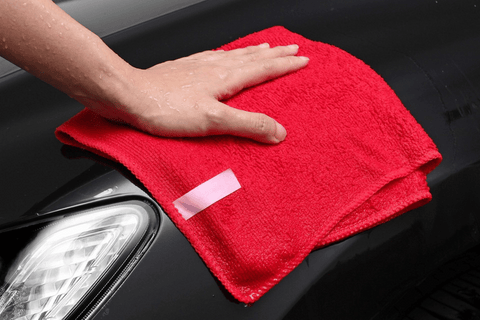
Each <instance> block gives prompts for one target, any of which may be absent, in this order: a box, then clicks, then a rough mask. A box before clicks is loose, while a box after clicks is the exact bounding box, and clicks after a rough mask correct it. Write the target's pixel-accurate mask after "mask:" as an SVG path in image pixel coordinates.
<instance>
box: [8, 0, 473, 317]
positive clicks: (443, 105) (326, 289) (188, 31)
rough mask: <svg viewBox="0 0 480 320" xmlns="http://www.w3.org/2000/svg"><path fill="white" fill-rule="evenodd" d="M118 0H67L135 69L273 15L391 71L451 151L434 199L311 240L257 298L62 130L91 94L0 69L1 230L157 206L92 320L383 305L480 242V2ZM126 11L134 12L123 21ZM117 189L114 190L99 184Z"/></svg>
mask: <svg viewBox="0 0 480 320" xmlns="http://www.w3.org/2000/svg"><path fill="white" fill-rule="evenodd" d="M110 2H112V4H111V6H112V8H115V9H112V12H111V13H109V12H107V10H104V11H98V8H96V7H95V6H94V5H93V4H91V3H89V1H83V0H72V1H58V3H59V4H60V5H61V6H62V7H63V8H64V9H65V10H67V12H70V13H71V14H72V15H73V16H74V17H75V18H77V19H79V20H80V21H82V19H81V16H82V15H83V16H85V17H87V18H84V19H85V20H84V23H85V24H86V25H87V26H88V27H90V28H91V29H94V30H97V32H99V33H100V34H101V35H102V36H103V38H104V41H105V42H106V43H107V44H108V45H110V46H111V47H112V48H113V49H114V50H115V51H116V52H117V53H118V54H119V55H120V56H122V57H123V58H124V59H125V60H127V61H128V62H130V63H131V64H132V65H134V66H137V67H143V68H146V67H149V66H151V65H154V64H156V63H159V62H162V61H165V60H170V59H175V58H178V57H182V56H185V55H188V54H192V53H195V52H198V51H202V50H207V49H211V48H216V47H219V46H220V45H222V44H224V43H227V42H230V41H232V40H235V39H236V38H238V37H241V36H244V35H247V34H249V33H252V32H255V31H258V30H261V29H264V28H268V27H270V26H274V25H283V26H285V27H286V28H287V29H289V30H291V31H293V32H297V33H299V34H301V35H303V36H305V37H307V38H309V39H312V40H316V41H322V42H326V43H330V44H333V45H335V46H338V47H340V48H342V49H344V50H346V51H347V52H350V53H351V54H353V55H354V56H356V57H358V58H360V59H362V60H363V61H365V62H366V63H367V64H369V65H370V66H371V67H372V68H373V69H374V70H375V71H376V72H378V73H379V74H380V75H381V76H382V77H383V78H384V79H385V80H386V82H387V83H388V84H389V85H390V86H391V87H392V88H393V89H394V90H395V92H396V93H397V95H398V96H399V98H400V99H401V100H402V102H403V103H404V105H405V106H406V108H407V109H408V110H409V111H410V112H411V113H412V115H413V116H414V117H415V118H416V119H417V121H418V122H419V123H420V124H421V125H422V126H423V128H424V129H425V131H426V132H427V133H428V134H429V135H430V136H431V137H432V139H433V140H434V142H435V143H436V144H437V146H438V148H439V150H440V152H441V153H442V155H443V158H444V160H443V162H442V163H441V165H440V166H439V167H438V168H437V169H435V170H434V171H433V172H432V173H431V174H430V175H429V177H428V183H429V185H430V187H431V192H432V195H433V200H432V202H431V203H429V204H428V205H426V206H424V207H421V208H419V209H416V210H413V211H411V212H408V213H406V214H404V215H402V216H400V217H399V218H396V219H394V220H392V221H390V222H388V223H385V224H383V225H381V226H378V227H376V228H374V229H372V230H369V231H366V232H364V233H362V234H359V235H357V236H354V237H352V238H349V239H346V240H344V241H342V242H339V243H337V244H334V245H331V246H329V247H326V248H324V249H321V250H318V251H315V252H313V253H312V254H311V255H310V256H309V257H308V258H307V259H306V260H305V261H304V262H303V263H302V264H301V265H300V266H299V267H298V268H297V269H295V270H294V271H293V272H292V273H291V274H290V275H288V276H287V277H286V278H285V279H284V280H282V281H281V283H280V284H278V285H277V286H275V287H274V288H273V289H272V290H271V291H270V292H268V293H267V294H266V295H265V296H264V297H262V298H261V299H260V300H259V301H258V302H257V303H255V304H254V305H253V306H245V305H244V304H242V303H239V302H237V301H235V299H233V298H232V297H231V296H230V295H229V294H228V293H227V292H226V291H225V289H224V288H223V287H222V285H221V284H220V283H219V282H218V281H217V280H216V279H215V277H213V275H212V274H211V273H210V272H209V270H208V269H207V268H206V266H205V265H204V264H203V262H202V261H201V260H200V258H199V257H198V256H197V255H196V253H195V252H194V250H193V249H192V247H191V246H190V245H189V243H188V242H187V241H186V239H185V238H184V237H183V236H182V234H181V233H180V232H179V231H178V230H177V229H176V228H175V226H174V225H173V224H172V223H171V221H170V220H169V219H168V217H167V216H166V215H165V214H164V213H163V212H162V211H161V208H159V207H158V206H157V205H156V204H155V202H154V201H153V200H152V199H151V198H150V197H149V195H148V192H146V191H145V190H143V188H142V186H141V185H139V184H138V183H137V181H136V180H135V179H134V178H133V177H131V176H130V175H129V174H128V172H126V171H125V170H124V169H123V168H122V167H120V166H118V165H116V164H114V163H111V162H109V161H106V160H103V159H100V158H98V157H94V156H92V155H90V154H88V153H86V152H84V151H80V150H76V149H73V148H67V147H62V144H61V143H60V142H58V141H57V140H56V139H55V136H54V135H53V132H54V130H55V128H56V127H58V126H59V125H60V124H61V123H62V122H64V121H66V120H67V119H69V118H70V117H71V116H73V115H74V114H76V113H77V112H78V111H80V110H81V109H82V106H81V105H80V104H79V103H77V102H76V101H74V100H71V99H70V98H69V97H67V96H66V95H64V94H62V93H61V92H58V91H57V90H55V89H53V88H51V87H50V86H48V85H46V84H44V83H42V82H40V81H39V80H36V79H34V78H33V77H32V76H30V75H28V74H26V73H25V72H23V71H15V70H13V69H8V70H9V71H8V70H7V68H6V67H5V68H4V69H0V75H1V76H0V153H1V156H0V164H1V165H0V177H1V180H0V208H1V209H0V210H1V214H0V229H3V228H5V227H7V226H9V227H10V226H15V225H16V224H18V223H20V221H23V220H25V219H31V218H34V217H37V216H38V217H40V218H42V217H45V216H48V215H49V214H57V213H58V212H62V210H67V211H66V212H73V211H75V210H77V209H76V208H83V207H85V206H86V207H96V206H100V205H102V204H103V203H112V202H120V201H124V200H131V199H140V200H141V201H146V202H148V203H149V205H151V206H152V207H154V208H155V210H156V211H157V212H158V214H159V217H160V222H159V225H158V229H157V231H156V233H155V236H154V238H153V240H152V243H151V244H150V245H149V247H148V249H147V250H146V252H145V253H144V255H143V257H142V259H141V260H140V261H139V262H138V264H137V265H136V266H135V268H134V269H133V270H132V271H131V272H130V273H129V275H128V276H127V277H125V278H124V279H123V281H122V283H121V285H120V286H118V287H116V288H115V289H114V290H113V291H112V292H110V295H109V298H108V299H107V300H106V301H104V302H103V303H102V304H101V305H100V306H98V307H97V308H96V309H95V312H94V314H93V315H92V317H91V319H95V320H97V319H115V320H126V319H145V320H146V319H282V318H285V317H286V318H287V319H308V318H312V319H386V317H387V314H388V315H389V316H390V315H392V311H391V309H389V308H390V307H391V306H393V305H394V304H395V302H396V301H397V300H398V299H400V298H402V297H403V295H404V293H405V292H406V290H407V289H409V288H412V287H414V286H415V285H417V284H418V283H420V282H421V281H422V280H423V279H424V278H425V277H427V276H428V275H429V274H430V273H432V272H433V271H434V270H436V269H437V268H438V267H440V266H441V265H443V264H445V263H446V262H448V261H449V260H451V259H452V258H454V257H456V256H458V255H461V254H463V253H464V252H466V251H467V250H468V249H470V248H473V247H476V246H477V245H478V243H479V241H480V233H479V226H480V223H479V219H480V200H479V198H478V194H480V180H479V177H480V162H479V161H480V112H479V111H480V100H479V97H480V96H479V91H480V89H479V88H480V61H479V56H480V19H479V18H480V11H479V10H480V3H479V2H478V1H475V0H472V1H461V2H460V1H456V0H438V1H435V0H431V1H430V0H429V1H427V0H422V1H418V0H415V1H413V0H408V1H374V0H355V1H353V0H352V1H336V0H331V1H314V0H312V1H287V0H279V1H275V2H272V1H266V0H260V1H258V0H255V1H254V0H246V1H220V0H206V1H202V2H198V3H197V1H191V2H188V1H186V2H184V3H183V4H182V5H177V6H173V7H172V6H169V4H172V3H173V2H168V1H164V2H160V1H159V2H157V1H146V0H145V1H138V0H137V1H127V0H122V1H118V3H117V4H113V2H115V1H110ZM92 3H93V2H92ZM132 3H135V5H132ZM147 5H148V6H147ZM157 5H158V6H157ZM145 8H150V9H148V10H146V9H145ZM151 8H157V12H156V13H152V10H153V9H151ZM137 9H138V10H137ZM94 12H96V14H97V15H94ZM98 12H102V13H103V15H102V18H100V17H99V16H98ZM122 12H123V14H125V13H128V14H127V16H129V17H130V18H132V17H133V18H132V19H131V20H129V21H128V22H125V21H124V22H125V24H122V23H121V22H122V21H121V19H120V18H119V17H122ZM164 13H165V14H164ZM109 14H112V15H111V16H110V17H109ZM76 15H77V16H76ZM88 17H97V18H95V19H94V20H91V19H90V20H89V19H88ZM134 17H137V18H135V19H134ZM119 21H120V22H119ZM102 26H103V27H102ZM105 26H109V27H105ZM102 28H103V29H102ZM107 29H108V31H105V30H107ZM98 30H104V32H103V33H102V31H98ZM12 70H13V71H12ZM2 71H4V72H3V73H2ZM319 130H321V128H319ZM110 188H111V189H112V190H113V191H114V192H112V193H111V194H110V195H108V196H105V197H101V198H94V196H95V195H97V194H99V193H100V192H102V191H103V190H107V189H110ZM90 302H91V301H90Z"/></svg>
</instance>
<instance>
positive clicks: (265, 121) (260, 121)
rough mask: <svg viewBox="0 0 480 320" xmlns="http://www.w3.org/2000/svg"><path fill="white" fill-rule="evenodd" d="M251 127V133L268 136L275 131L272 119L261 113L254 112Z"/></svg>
mask: <svg viewBox="0 0 480 320" xmlns="http://www.w3.org/2000/svg"><path fill="white" fill-rule="evenodd" d="M252 129H253V130H252V131H253V133H254V134H256V135H260V136H269V135H273V134H274V133H275V132H274V129H275V124H274V123H273V119H271V118H269V117H267V116H265V115H263V114H256V116H255V117H254V118H253V126H252Z"/></svg>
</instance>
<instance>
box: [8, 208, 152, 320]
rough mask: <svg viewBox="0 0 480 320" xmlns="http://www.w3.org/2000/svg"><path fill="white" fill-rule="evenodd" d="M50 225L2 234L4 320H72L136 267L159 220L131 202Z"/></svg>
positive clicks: (34, 225) (63, 218)
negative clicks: (102, 289) (125, 272)
mask: <svg viewBox="0 0 480 320" xmlns="http://www.w3.org/2000/svg"><path fill="white" fill-rule="evenodd" d="M49 219H50V220H49V221H43V222H37V223H30V224H26V225H24V226H21V227H16V228H14V229H10V230H6V231H4V232H0V243H2V248H0V319H9V320H42V319H48V320H61V319H67V318H68V317H69V316H72V314H74V312H75V310H76V309H77V311H78V309H79V308H78V307H79V306H80V305H82V306H83V307H84V305H85V304H88V300H92V299H87V297H89V296H90V295H94V296H97V297H98V296H99V295H100V292H99V291H98V287H99V284H100V283H102V285H101V286H100V287H102V288H105V287H106V286H107V284H108V283H109V285H110V286H112V284H113V283H114V279H116V281H117V282H118V280H120V279H119V278H118V277H115V275H118V274H120V270H125V267H127V266H128V268H127V269H129V268H131V267H132V264H129V263H128V262H129V261H132V259H131V258H133V257H134V256H136V255H138V254H139V251H141V250H138V249H140V248H144V247H145V243H146V241H147V240H148V238H151V237H148V235H152V234H153V231H152V227H151V226H152V222H153V224H155V221H152V220H156V215H155V214H154V213H153V212H152V210H151V208H150V207H148V206H147V205H145V204H144V203H141V202H138V201H131V202H125V203H121V204H116V205H111V206H105V207H102V208H97V209H93V210H88V211H83V212H80V213H75V214H70V215H68V216H57V217H55V218H51V217H49ZM7 244H10V245H7ZM135 260H137V259H135ZM96 288H97V289H96ZM102 295H103V296H105V292H103V294H102ZM84 309H85V308H83V310H84ZM79 312H83V311H79ZM77 315H78V312H77Z"/></svg>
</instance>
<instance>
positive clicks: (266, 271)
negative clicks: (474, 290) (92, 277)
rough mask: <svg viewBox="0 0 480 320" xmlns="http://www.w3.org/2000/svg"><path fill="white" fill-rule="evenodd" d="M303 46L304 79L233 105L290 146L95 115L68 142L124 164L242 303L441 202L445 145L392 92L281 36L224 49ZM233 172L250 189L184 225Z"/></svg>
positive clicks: (75, 125)
mask: <svg viewBox="0 0 480 320" xmlns="http://www.w3.org/2000/svg"><path fill="white" fill-rule="evenodd" d="M264 42H268V43H270V45H271V46H277V45H288V44H292V43H296V44H298V45H299V46H300V50H299V55H304V56H307V57H309V58H310V63H309V65H308V66H307V67H306V68H304V69H302V70H299V71H297V72H294V73H292V74H289V75H287V76H284V77H282V78H279V79H276V80H273V81H269V82H268V83H265V84H262V85H259V86H256V87H253V88H250V89H248V90H244V91H243V92H241V93H240V94H238V95H236V96H235V97H233V98H231V99H229V100H227V101H225V103H227V104H228V105H230V106H232V107H235V108H239V109H244V110H248V111H254V112H262V113H266V114H268V115H270V116H271V117H273V118H275V119H277V120H278V122H280V123H281V124H283V125H284V127H285V128H286V130H287V132H288V136H287V138H286V140H285V141H284V142H282V143H280V144H279V145H265V144H261V143H257V142H254V141H251V140H248V139H244V138H237V137H232V136H213V137H205V138H177V139H169V138H161V137H154V136H151V135H148V134H145V133H142V132H139V131H137V130H134V129H132V128H130V127H127V126H123V125H119V124H116V123H112V122H110V121H107V120H105V119H104V118H102V117H100V116H98V115H96V114H95V113H93V112H91V111H89V110H87V109H85V110H83V111H82V112H80V113H79V114H78V115H76V116H74V117H73V118H72V119H70V120H69V121H67V122H66V123H64V124H63V125H62V126H60V127H59V128H58V129H57V131H56V135H57V137H58V139H60V140H61V141H62V142H64V143H66V144H70V145H74V146H77V147H81V148H84V149H87V150H90V151H92V152H95V153H97V154H100V155H102V156H105V157H108V158H110V159H114V160H116V161H118V162H120V163H122V164H123V165H124V166H125V167H126V168H128V169H129V170H130V171H131V172H132V173H133V174H134V175H135V176H136V177H137V178H138V179H139V180H140V181H141V182H142V183H143V184H144V185H145V187H146V188H147V189H148V190H149V191H150V192H151V194H152V195H153V197H154V198H155V200H156V201H158V203H159V204H160V206H161V207H162V208H163V209H164V210H165V212H166V213H167V214H168V216H169V217H170V218H171V219H172V221H173V222H174V223H175V224H176V226H177V227H178V228H179V229H180V230H181V231H182V232H183V234H184V235H185V236H186V237H187V239H188V240H189V241H190V243H191V244H192V246H193V247H194V248H195V250H196V251H197V252H198V254H199V255H200V256H201V258H202V259H203V260H204V261H205V263H206V265H207V266H208V267H209V268H210V269H211V271H212V272H213V274H214V275H215V276H216V277H218V279H219V280H220V281H221V282H222V283H223V285H224V286H225V287H226V289H227V290H228V291H229V292H231V293H232V295H233V296H234V297H235V298H237V299H238V300H240V301H242V302H245V303H253V302H255V301H256V300H258V299H259V298H260V297H261V296H262V295H263V294H265V292H267V291H268V290H269V289H270V288H271V287H272V286H274V285H275V284H277V283H278V282H279V281H280V280H281V279H282V278H283V277H285V276H286V275H287V274H288V273H289V272H290V271H292V270H293V269H294V268H295V267H296V266H297V265H298V264H300V263H301V262H302V260H303V259H304V258H305V257H306V256H307V255H308V254H309V253H310V252H311V251H312V250H314V249H316V248H320V247H322V246H326V245H328V244H330V243H332V242H336V241H339V240H341V239H344V238H346V237H348V236H351V235H353V234H356V233H359V232H361V231H364V230H366V229H368V228H371V227H373V226H375V225H378V224H380V223H383V222H385V221H388V220H389V219H392V218H394V217H396V216H398V215H399V214H402V213H403V212H406V211H408V210H410V209H413V208H415V207H418V206H420V205H423V204H425V203H427V202H428V201H429V200H430V199H431V194H430V192H429V188H428V186H427V184H426V174H427V173H429V172H430V171H431V170H433V169H434V168H435V166H437V165H438V164H439V162H440V161H441V155H440V154H439V152H438V150H437V148H436V146H435V144H434V143H433V142H432V140H431V139H430V138H429V137H428V135H427V134H426V133H425V131H424V130H423V129H422V127H421V126H420V125H419V124H418V123H417V122H416V121H415V119H414V118H413V117H412V116H411V114H410V113H409V112H408V111H407V110H406V109H405V107H404V106H403V105H402V103H401V102H400V100H399V99H398V98H397V96H396V95H395V93H394V92H393V90H392V89H391V88H390V87H389V86H388V85H387V84H386V83H385V81H384V80H383V79H382V78H381V77H380V76H379V75H377V74H376V73H375V72H374V71H373V70H372V69H370V68H369V67H368V66H367V65H366V64H364V63H363V62H362V61H360V60H358V59H356V58H355V57H353V56H352V55H350V54H348V53H346V52H344V51H342V50H340V49H338V48H336V47H333V46H331V45H328V44H324V43H320V42H314V41H310V40H308V39H305V38H303V37H302V36H300V35H298V34H295V33H292V32H290V31H288V30H286V29H284V28H282V27H273V28H270V29H267V30H263V31H261V32H258V33H254V34H251V35H249V36H247V37H245V38H242V39H239V40H236V41H234V42H232V43H230V44H227V45H225V46H223V47H222V49H225V50H231V49H234V48H240V47H245V46H248V45H257V44H260V43H264ZM227 169H231V171H232V172H233V173H234V175H235V177H236V178H237V179H238V182H239V183H240V185H241V188H240V189H238V190H237V191H235V192H233V193H231V194H229V195H227V196H225V197H224V198H222V199H220V200H218V201H217V202H215V203H213V204H212V205H210V206H208V207H207V208H206V209H204V210H202V211H200V212H198V213H197V214H195V215H194V216H193V217H191V218H190V219H188V220H185V219H184V218H183V217H182V215H181V214H180V213H179V212H178V211H177V209H176V208H175V206H174V204H173V202H174V201H175V200H176V199H178V198H180V197H181V196H183V195H184V194H186V193H187V192H189V191H190V190H192V189H194V188H195V187H197V186H199V185H201V184H202V183H204V182H205V181H208V180H209V179H211V178H213V177H215V176H216V175H218V174H220V173H222V172H224V171H225V170H227Z"/></svg>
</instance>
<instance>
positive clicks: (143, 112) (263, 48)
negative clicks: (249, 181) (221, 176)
mask: <svg viewBox="0 0 480 320" xmlns="http://www.w3.org/2000/svg"><path fill="white" fill-rule="evenodd" d="M297 51H298V46H297V45H290V46H284V47H275V48H270V46H269V45H268V44H262V45H259V46H252V47H247V48H243V49H237V50H232V51H205V52H201V53H197V54H194V55H191V56H189V57H185V58H181V59H178V60H175V61H168V62H164V63H160V64H158V65H155V66H153V67H151V68H149V69H146V70H142V69H138V68H134V67H132V66H131V65H129V64H128V63H127V62H125V61H124V60H123V59H121V58H120V57H119V56H118V55H116V54H115V53H114V52H113V51H112V50H111V49H110V48H108V46H106V45H105V43H104V42H103V41H102V40H101V39H100V38H99V37H98V36H96V35H95V34H94V33H92V32H90V31H89V30H87V29H86V28H85V27H83V26H82V25H80V24H79V23H78V22H76V21H75V20H74V19H72V18H71V17H70V16H69V15H68V14H66V13H65V12H64V11H63V10H62V9H60V8H59V7H58V6H57V5H56V4H54V3H53V2H52V1H50V0H1V1H0V55H1V56H3V57H5V58H6V59H7V60H10V61H11V62H13V63H15V64H16V65H18V66H20V67H21V68H23V69H25V70H26V71H28V72H30V73H31V74H33V75H35V76H36V77H38V78H40V79H42V80H43V81H45V82H47V83H49V84H51V85H53V86H54V87H56V88H58V89H59V90H61V91H63V92H65V93H66V94H68V95H69V96H70V97H72V98H74V99H76V100H78V101H79V102H81V103H82V104H83V105H85V106H86V107H87V108H90V109H91V110H93V111H95V112H97V113H98V114H100V115H102V116H104V117H106V118H108V119H111V120H114V121H120V122H123V123H127V124H129V125H131V126H133V127H136V128H137V129H140V130H142V131H145V132H148V133H150V134H154V135H159V136H167V137H193V136H205V135H217V134H230V135H236V136H242V137H247V138H251V139H254V140H256V141H259V142H264V143H279V142H281V141H283V140H284V139H285V137H286V131H285V129H284V127H283V126H282V125H280V124H279V123H278V122H276V121H275V120H274V119H272V118H270V117H268V116H267V115H264V114H260V113H250V112H246V111H242V110H238V109H234V108H231V107H228V106H227V105H225V104H223V103H221V102H220V101H221V100H223V99H226V98H228V97H231V96H233V95H235V94H236V93H238V92H239V91H241V90H242V89H244V88H247V87H250V86H254V85H257V84H260V83H262V82H265V81H268V80H270V79H273V78H276V77H280V76H282V75H285V74H287V73H290V72H293V71H296V70H298V69H300V68H303V67H305V66H306V65H307V63H308V58H306V57H297V56H295V55H296V53H297Z"/></svg>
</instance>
